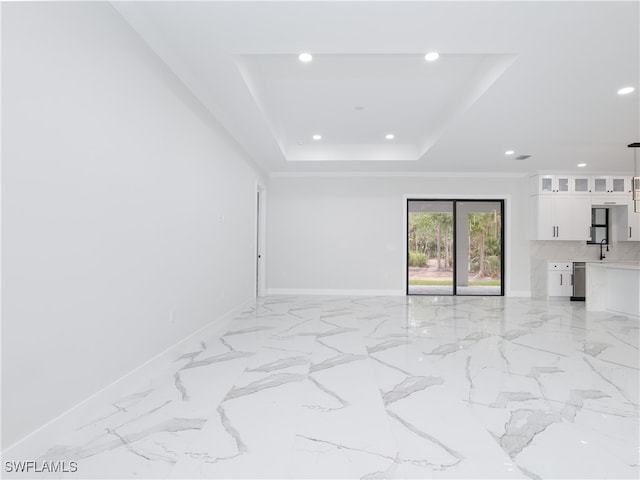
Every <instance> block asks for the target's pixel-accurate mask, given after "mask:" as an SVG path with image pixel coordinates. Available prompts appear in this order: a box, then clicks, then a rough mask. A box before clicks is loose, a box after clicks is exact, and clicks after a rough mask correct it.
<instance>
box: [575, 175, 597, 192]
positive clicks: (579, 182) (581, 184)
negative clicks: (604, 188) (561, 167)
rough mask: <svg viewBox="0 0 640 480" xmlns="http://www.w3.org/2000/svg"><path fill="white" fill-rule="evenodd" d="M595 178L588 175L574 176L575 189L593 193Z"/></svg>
mask: <svg viewBox="0 0 640 480" xmlns="http://www.w3.org/2000/svg"><path fill="white" fill-rule="evenodd" d="M592 184H593V178H592V177H590V176H587V175H583V176H575V177H573V184H572V186H573V191H574V192H575V193H591V190H593V185H592Z"/></svg>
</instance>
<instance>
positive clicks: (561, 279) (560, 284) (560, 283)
mask: <svg viewBox="0 0 640 480" xmlns="http://www.w3.org/2000/svg"><path fill="white" fill-rule="evenodd" d="M560 285H562V274H560Z"/></svg>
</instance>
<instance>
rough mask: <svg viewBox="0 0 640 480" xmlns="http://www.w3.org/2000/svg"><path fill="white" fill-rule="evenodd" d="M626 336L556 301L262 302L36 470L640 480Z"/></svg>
mask: <svg viewBox="0 0 640 480" xmlns="http://www.w3.org/2000/svg"><path fill="white" fill-rule="evenodd" d="M638 327H639V323H638V319H637V318H631V317H624V316H620V315H615V314H608V313H604V312H597V313H586V312H585V310H584V304H583V303H570V302H568V301H566V302H565V301H558V302H555V303H548V302H547V301H546V300H531V299H518V298H504V297H310V296H309V297H280V296H278V297H267V298H263V299H259V300H257V301H256V303H255V305H252V306H251V307H249V308H246V309H245V310H244V311H243V312H242V313H240V314H238V315H236V316H234V317H232V318H228V319H226V320H224V322H223V323H219V324H216V325H215V328H213V327H212V328H211V329H210V330H209V331H208V333H207V332H205V333H203V334H202V336H201V338H198V339H197V340H196V341H194V342H193V344H191V345H189V346H188V348H185V350H184V351H183V352H181V353H180V354H178V355H176V357H175V359H173V361H172V362H171V363H170V364H167V365H162V366H159V368H158V370H157V375H154V377H153V378H150V379H149V380H148V381H147V382H144V383H142V384H140V385H139V386H138V388H135V389H132V390H131V391H130V392H128V393H127V394H126V395H124V396H122V398H120V399H118V400H117V401H115V402H113V403H105V404H104V405H103V406H102V408H100V409H98V410H96V411H95V412H92V414H91V416H90V418H83V419H80V418H79V419H78V420H77V422H76V427H75V429H73V430H70V431H68V432H67V434H66V435H63V436H60V438H59V439H58V441H57V442H56V444H55V445H51V446H50V448H49V449H48V450H45V451H41V452H37V453H36V452H34V458H37V459H38V461H39V462H44V461H56V460H61V461H62V460H63V461H67V462H68V461H76V462H77V468H78V471H77V472H76V473H69V474H66V475H60V474H58V475H57V476H58V477H66V478H96V477H107V478H363V479H383V478H474V479H485V478H487V479H488V478H491V479H499V478H534V479H537V478H542V479H563V478H567V479H569V478H571V479H586V478H607V479H613V478H636V479H637V478H639V476H640V470H639V459H638V457H639V435H640V432H639V423H638V403H639V402H638V397H639V395H638V389H639V387H638V373H639V352H638V332H639V329H638ZM7 476H10V475H7ZM50 476H52V477H56V475H50ZM15 477H19V475H16V476H15ZM23 478H24V477H23Z"/></svg>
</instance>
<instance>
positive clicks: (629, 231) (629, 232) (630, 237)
mask: <svg viewBox="0 0 640 480" xmlns="http://www.w3.org/2000/svg"><path fill="white" fill-rule="evenodd" d="M629 238H631V227H629Z"/></svg>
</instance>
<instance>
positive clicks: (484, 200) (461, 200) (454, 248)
mask: <svg viewBox="0 0 640 480" xmlns="http://www.w3.org/2000/svg"><path fill="white" fill-rule="evenodd" d="M406 202H407V203H406V218H405V219H404V221H405V231H406V233H407V234H406V235H405V248H406V254H407V258H406V269H405V281H406V291H405V294H406V295H411V296H416V295H417V296H447V297H452V296H458V297H460V296H462V297H482V296H490V297H498V296H500V297H504V288H505V273H504V272H505V266H504V263H505V256H506V255H505V241H504V240H505V239H504V231H505V221H506V218H505V201H504V198H407V199H406ZM409 202H451V204H452V212H453V219H452V221H453V226H452V231H453V245H452V253H453V291H452V293H451V294H433V293H409V213H410V212H409ZM465 202H466V203H474V202H477V203H487V202H497V203H499V204H500V224H501V227H500V295H468V294H467V295H465V294H459V293H458V292H457V290H458V277H457V270H458V269H457V268H456V262H457V244H458V237H457V231H456V229H457V212H458V206H457V204H458V203H465Z"/></svg>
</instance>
